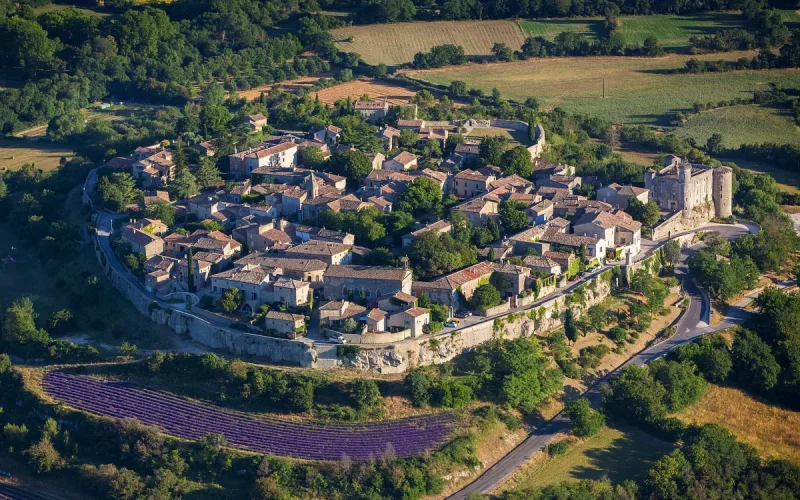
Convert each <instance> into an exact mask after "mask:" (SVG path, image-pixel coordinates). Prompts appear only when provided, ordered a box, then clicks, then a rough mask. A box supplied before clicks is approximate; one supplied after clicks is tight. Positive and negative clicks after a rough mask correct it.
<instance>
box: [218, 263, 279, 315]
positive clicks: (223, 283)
mask: <svg viewBox="0 0 800 500" xmlns="http://www.w3.org/2000/svg"><path fill="white" fill-rule="evenodd" d="M269 281H270V271H269V270H267V269H265V268H263V267H261V266H259V265H256V264H245V265H237V266H234V267H233V268H232V269H228V270H227V271H222V272H221V273H217V274H214V275H212V276H211V294H212V295H213V296H215V297H217V298H219V297H222V294H223V292H225V290H227V289H228V288H237V289H239V290H241V292H242V297H243V299H244V304H243V305H242V311H244V312H246V313H251V314H252V313H254V312H255V311H256V310H258V308H259V306H260V305H261V304H262V303H263V301H262V296H263V294H264V290H265V289H266V287H267V284H268V283H269Z"/></svg>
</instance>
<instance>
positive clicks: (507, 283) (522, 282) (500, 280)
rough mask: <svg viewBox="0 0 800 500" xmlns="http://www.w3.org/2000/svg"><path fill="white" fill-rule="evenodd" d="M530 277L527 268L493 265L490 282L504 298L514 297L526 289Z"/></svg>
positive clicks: (503, 264) (529, 271) (506, 264)
mask: <svg viewBox="0 0 800 500" xmlns="http://www.w3.org/2000/svg"><path fill="white" fill-rule="evenodd" d="M530 275H531V270H530V269H528V268H527V267H524V266H515V265H513V264H509V263H506V262H504V263H501V264H496V265H495V268H494V273H493V274H492V281H493V284H494V286H495V287H496V288H497V289H498V290H500V293H501V294H503V296H504V297H516V296H517V295H519V294H520V293H522V292H523V291H524V290H525V289H526V288H527V286H526V283H527V282H528V281H529V280H530Z"/></svg>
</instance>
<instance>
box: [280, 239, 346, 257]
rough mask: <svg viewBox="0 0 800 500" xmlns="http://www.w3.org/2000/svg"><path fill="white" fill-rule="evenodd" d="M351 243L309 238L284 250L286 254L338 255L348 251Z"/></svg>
mask: <svg viewBox="0 0 800 500" xmlns="http://www.w3.org/2000/svg"><path fill="white" fill-rule="evenodd" d="M350 248H351V245H345V244H342V243H331V242H326V241H317V240H310V241H308V242H307V243H301V244H299V245H297V246H294V247H292V248H290V249H288V250H286V253H287V254H300V255H339V254H342V253H346V252H349V251H350Z"/></svg>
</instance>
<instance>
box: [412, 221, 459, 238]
mask: <svg viewBox="0 0 800 500" xmlns="http://www.w3.org/2000/svg"><path fill="white" fill-rule="evenodd" d="M452 228H453V225H452V224H451V223H450V221H449V220H446V219H442V220H438V221H436V222H434V223H433V224H429V225H427V226H425V227H423V228H422V229H417V230H416V231H413V232H412V233H411V236H414V237H415V238H416V237H419V236H421V235H423V234H425V233H428V232H431V231H435V232H437V233H444V232H447V231H450V229H452Z"/></svg>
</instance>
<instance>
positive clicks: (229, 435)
mask: <svg viewBox="0 0 800 500" xmlns="http://www.w3.org/2000/svg"><path fill="white" fill-rule="evenodd" d="M42 384H43V386H44V389H45V391H47V393H48V394H50V395H51V396H52V397H54V398H57V399H60V400H61V401H63V402H65V403H66V404H68V405H70V406H72V407H74V408H77V409H80V410H84V411H87V412H90V413H94V414H97V415H103V416H107V417H114V418H133V419H136V420H138V421H140V422H142V423H143V424H146V425H151V426H154V427H158V428H160V429H161V430H162V431H163V432H165V433H166V434H170V435H173V436H176V437H179V438H184V439H199V438H201V437H202V436H204V435H206V434H209V433H216V434H222V435H224V436H225V438H226V439H227V440H228V443H230V445H231V446H232V447H235V448H241V449H243V450H248V451H253V452H257V453H269V454H273V455H281V456H286V457H293V458H300V459H307V460H339V459H341V458H342V456H345V455H346V456H347V457H349V458H351V459H353V460H367V459H369V458H370V457H371V456H372V457H380V456H382V455H383V454H384V452H385V451H386V449H387V445H391V447H392V448H393V449H394V453H395V455H396V456H398V457H410V456H414V455H419V454H421V453H423V452H425V451H426V450H429V449H432V448H436V447H437V446H439V445H441V444H443V443H444V441H445V440H446V439H447V436H448V434H450V432H451V430H452V428H453V425H454V416H453V415H450V414H439V415H429V416H424V417H415V418H408V419H403V420H392V421H386V422H372V423H364V424H331V425H322V424H314V423H303V422H297V421H288V420H286V421H285V420H280V419H277V418H256V417H253V416H250V415H247V414H244V413H240V412H235V411H231V410H225V409H221V408H218V407H215V406H212V405H209V404H203V403H198V402H194V401H190V400H188V399H184V398H180V397H177V396H175V395H172V394H169V393H166V392H161V391H154V390H150V389H145V388H143V387H139V386H136V385H134V384H130V383H125V382H105V381H101V380H97V379H93V378H90V377H86V376H78V375H69V374H66V373H64V372H61V371H55V372H50V373H47V374H46V375H45V376H44V379H43V381H42Z"/></svg>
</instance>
